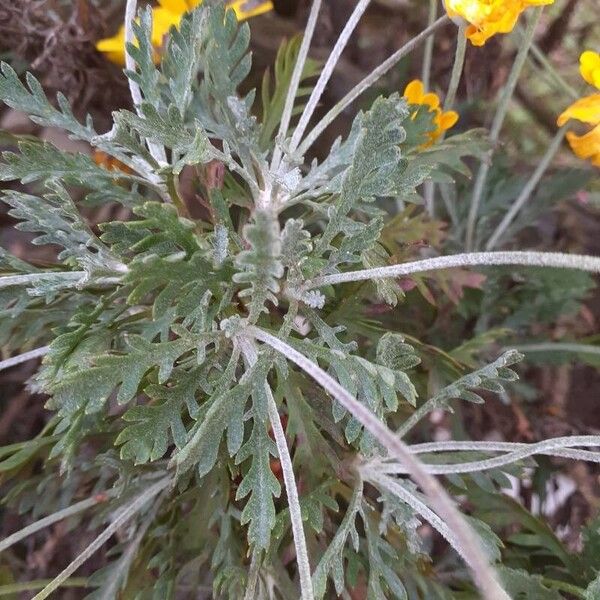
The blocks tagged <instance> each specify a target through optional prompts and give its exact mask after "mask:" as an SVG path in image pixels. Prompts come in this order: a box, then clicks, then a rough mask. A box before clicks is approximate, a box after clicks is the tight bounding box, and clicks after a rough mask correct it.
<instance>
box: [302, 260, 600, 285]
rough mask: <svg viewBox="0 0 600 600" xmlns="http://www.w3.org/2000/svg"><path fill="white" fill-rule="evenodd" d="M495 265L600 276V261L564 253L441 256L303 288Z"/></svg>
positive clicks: (319, 281) (324, 280)
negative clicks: (579, 271) (588, 273)
mask: <svg viewBox="0 0 600 600" xmlns="http://www.w3.org/2000/svg"><path fill="white" fill-rule="evenodd" d="M494 265H524V266H529V267H555V268H559V269H579V270H581V271H589V272H590V273H600V257H597V256H589V255H585V254H563V253H560V252H533V251H532V252H529V251H514V252H467V253H465V254H453V255H450V256H437V257H435V258H426V259H423V260H416V261H414V262H407V263H401V264H399V265H390V266H389V267H376V268H374V269H363V270H361V271H349V272H347V273H336V274H334V275H324V276H322V277H317V278H315V279H313V280H312V281H307V282H305V283H304V285H303V286H302V291H306V290H311V289H313V288H317V287H322V286H324V285H335V284H338V283H347V282H350V281H365V280H368V279H380V278H384V277H402V276H404V275H410V274H411V273H425V272H427V271H435V270H436V269H451V268H455V267H472V266H485V267H490V266H494Z"/></svg>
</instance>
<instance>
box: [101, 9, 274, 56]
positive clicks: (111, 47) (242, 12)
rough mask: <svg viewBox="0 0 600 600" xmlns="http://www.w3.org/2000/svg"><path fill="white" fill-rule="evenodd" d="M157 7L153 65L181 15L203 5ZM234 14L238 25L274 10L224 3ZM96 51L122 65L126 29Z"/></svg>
mask: <svg viewBox="0 0 600 600" xmlns="http://www.w3.org/2000/svg"><path fill="white" fill-rule="evenodd" d="M158 4H159V6H157V7H156V8H154V9H153V10H152V34H151V39H152V45H153V46H154V48H155V50H156V53H155V56H154V60H155V62H158V60H159V58H160V48H161V47H162V45H163V40H164V38H165V36H166V35H167V33H169V30H170V29H171V27H177V26H178V25H179V22H180V21H181V18H182V17H183V15H184V14H185V13H186V12H188V11H189V10H192V9H193V8H196V6H198V5H200V4H202V0H158ZM227 5H228V7H229V8H232V9H233V10H234V11H235V14H236V16H237V18H238V20H240V21H244V20H245V19H249V18H251V17H255V16H257V15H261V14H263V13H266V12H268V11H270V10H272V9H273V4H272V3H271V1H270V0H231V1H230V2H228V3H227ZM96 49H97V50H99V51H100V52H102V53H104V54H106V57H107V58H108V59H109V60H110V61H111V62H114V63H116V64H118V65H124V64H125V28H124V27H123V26H121V28H120V29H119V31H118V32H117V33H116V34H115V35H114V36H112V37H110V38H105V39H103V40H100V41H98V43H97V44H96Z"/></svg>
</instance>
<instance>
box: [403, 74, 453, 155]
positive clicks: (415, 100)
mask: <svg viewBox="0 0 600 600" xmlns="http://www.w3.org/2000/svg"><path fill="white" fill-rule="evenodd" d="M404 97H405V98H406V101H407V102H408V104H409V105H412V106H415V107H418V106H426V107H427V110H428V111H429V112H432V113H434V117H433V123H434V124H435V126H436V128H435V130H433V131H430V132H428V133H427V137H428V138H429V139H428V141H427V142H426V143H425V144H423V146H422V147H423V148H427V147H428V146H431V145H432V144H433V143H434V142H435V141H436V140H437V139H438V138H439V137H440V136H441V135H442V134H443V133H444V132H445V131H447V130H448V129H450V128H451V127H454V125H456V122H457V121H458V113H457V112H455V111H453V110H448V111H445V112H444V111H443V110H442V109H441V108H440V99H439V97H438V95H437V94H434V93H433V92H427V93H426V92H425V88H424V87H423V82H421V81H419V80H418V79H414V80H413V81H411V82H410V83H409V84H408V85H407V86H406V88H405V89H404ZM418 111H419V109H418V108H416V109H415V110H414V111H413V113H412V118H413V119H414V118H416V116H417V113H418Z"/></svg>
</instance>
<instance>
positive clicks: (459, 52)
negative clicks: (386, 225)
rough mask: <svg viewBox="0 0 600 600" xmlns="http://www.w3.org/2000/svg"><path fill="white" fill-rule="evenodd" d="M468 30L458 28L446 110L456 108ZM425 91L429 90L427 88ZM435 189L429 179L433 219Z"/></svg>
mask: <svg viewBox="0 0 600 600" xmlns="http://www.w3.org/2000/svg"><path fill="white" fill-rule="evenodd" d="M466 28H467V26H466V24H462V23H461V25H460V26H459V28H458V37H457V39H456V52H455V54H454V65H453V66H452V75H451V76H450V83H449V85H448V92H447V93H446V98H445V99H444V110H451V109H452V108H453V107H454V103H455V101H456V93H457V91H458V85H459V84H460V78H461V76H462V73H463V67H464V65H465V55H466V51H467V37H466V35H465V31H466ZM430 39H431V38H430ZM427 41H429V40H427ZM425 89H427V87H426V88H425ZM445 137H446V132H445V131H444V132H442V135H441V136H440V139H439V141H440V142H441V141H443V139H444V138H445ZM435 187H436V186H435V183H434V182H433V181H432V180H431V179H428V180H427V181H426V182H425V185H424V197H425V208H426V210H427V214H428V215H429V216H430V217H431V218H433V217H435Z"/></svg>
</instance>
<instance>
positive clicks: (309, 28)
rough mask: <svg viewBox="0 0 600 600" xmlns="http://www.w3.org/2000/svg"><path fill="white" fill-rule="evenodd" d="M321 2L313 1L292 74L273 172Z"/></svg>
mask: <svg viewBox="0 0 600 600" xmlns="http://www.w3.org/2000/svg"><path fill="white" fill-rule="evenodd" d="M321 1H322V0H313V4H312V7H311V9H310V14H309V16H308V22H307V23H306V27H305V28H304V36H303V38H302V43H301V44H300V50H299V51H298V58H297V59H296V64H295V65H294V70H293V72H292V79H291V80H290V86H289V88H288V93H287V96H286V98H285V104H284V107H283V113H282V115H281V121H280V122H279V133H278V134H277V138H276V139H277V142H276V144H275V149H274V150H273V158H272V160H271V171H276V170H277V169H278V168H279V164H280V162H281V157H282V149H281V144H283V143H284V140H285V137H286V135H287V132H288V128H289V126H290V121H291V119H292V112H293V110H294V101H295V100H296V94H297V93H298V87H299V86H300V79H301V78H302V71H303V70H304V65H305V63H306V58H307V57H308V49H309V48H310V43H311V41H312V37H313V34H314V32H315V27H316V25H317V17H318V16H319V10H320V9H321Z"/></svg>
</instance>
